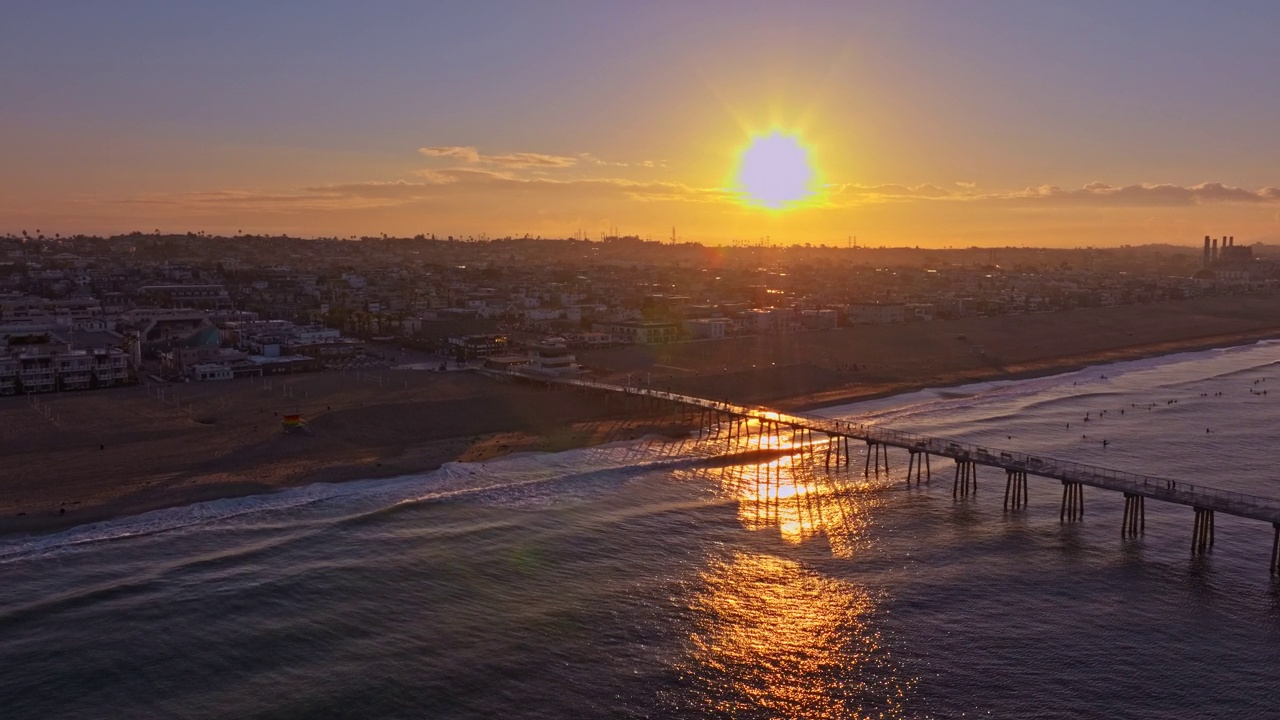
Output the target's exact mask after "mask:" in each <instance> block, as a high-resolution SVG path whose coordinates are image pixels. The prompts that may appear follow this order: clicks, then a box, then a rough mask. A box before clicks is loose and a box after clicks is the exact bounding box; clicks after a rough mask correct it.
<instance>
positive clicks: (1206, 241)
mask: <svg viewBox="0 0 1280 720" xmlns="http://www.w3.org/2000/svg"><path fill="white" fill-rule="evenodd" d="M1203 265H1204V266H1205V267H1209V236H1208V235H1205V236H1204V260H1203Z"/></svg>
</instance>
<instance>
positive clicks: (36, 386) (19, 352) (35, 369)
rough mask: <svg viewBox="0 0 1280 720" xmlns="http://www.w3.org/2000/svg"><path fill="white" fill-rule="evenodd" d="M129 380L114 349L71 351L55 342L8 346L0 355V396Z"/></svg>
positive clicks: (122, 355) (125, 360) (124, 360)
mask: <svg viewBox="0 0 1280 720" xmlns="http://www.w3.org/2000/svg"><path fill="white" fill-rule="evenodd" d="M130 381H131V376H130V373H129V355H128V353H126V352H125V351H123V350H120V349H118V348H105V349H103V348H98V349H92V350H72V349H71V348H70V346H68V345H66V344H59V343H30V344H18V345H10V346H8V347H7V348H5V349H4V350H3V351H2V352H0V395H16V394H25V393H45V392H58V391H62V390H95V389H97V388H104V387H112V386H115V385H126V384H128V383H129V382H130Z"/></svg>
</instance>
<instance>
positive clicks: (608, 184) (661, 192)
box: [304, 168, 734, 202]
mask: <svg viewBox="0 0 1280 720" xmlns="http://www.w3.org/2000/svg"><path fill="white" fill-rule="evenodd" d="M419 177H420V178H422V179H421V181H419V182H365V183H348V184H343V185H317V186H313V187H308V188H304V191H305V192H308V193H315V194H317V195H318V196H328V197H348V198H360V199H374V198H378V199H397V200H402V201H406V202H407V201H415V200H427V199H432V198H443V197H452V196H460V195H473V194H474V195H485V196H496V195H497V194H499V193H503V192H511V193H521V194H538V195H540V196H553V195H554V196H564V197H565V198H566V199H569V200H575V199H580V200H583V201H587V200H595V199H600V198H602V197H609V196H613V197H618V198H629V199H632V200H642V201H650V202H656V201H669V202H725V201H729V200H732V199H733V198H734V195H733V193H730V192H728V191H725V190H721V189H718V188H696V187H692V186H689V185H685V184H683V183H677V182H669V181H637V180H627V179H624V178H574V179H554V178H548V177H521V176H518V175H515V174H512V173H509V172H503V171H497V170H489V169H485V168H446V169H440V170H424V171H422V172H420V173H419Z"/></svg>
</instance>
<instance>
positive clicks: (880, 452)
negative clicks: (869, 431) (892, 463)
mask: <svg viewBox="0 0 1280 720" xmlns="http://www.w3.org/2000/svg"><path fill="white" fill-rule="evenodd" d="M873 457H874V458H875V464H876V467H875V474H876V477H880V463H881V462H883V463H884V474H885V475H886V476H887V475H888V474H889V448H887V447H885V446H884V445H882V444H881V443H878V442H876V441H875V440H868V441H867V462H866V463H865V464H864V467H863V468H862V474H863V475H864V476H869V475H871V472H872V471H871V461H872V458H873ZM881 458H883V461H882V460H881Z"/></svg>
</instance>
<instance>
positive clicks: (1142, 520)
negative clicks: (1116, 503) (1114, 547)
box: [1120, 493, 1147, 538]
mask: <svg viewBox="0 0 1280 720" xmlns="http://www.w3.org/2000/svg"><path fill="white" fill-rule="evenodd" d="M1146 530H1147V511H1146V498H1144V497H1143V496H1141V495H1137V494H1135V493H1125V494H1124V520H1123V521H1122V522H1121V523H1120V537H1126V538H1131V537H1138V536H1139V535H1142V534H1143V533H1145V532H1146Z"/></svg>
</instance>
